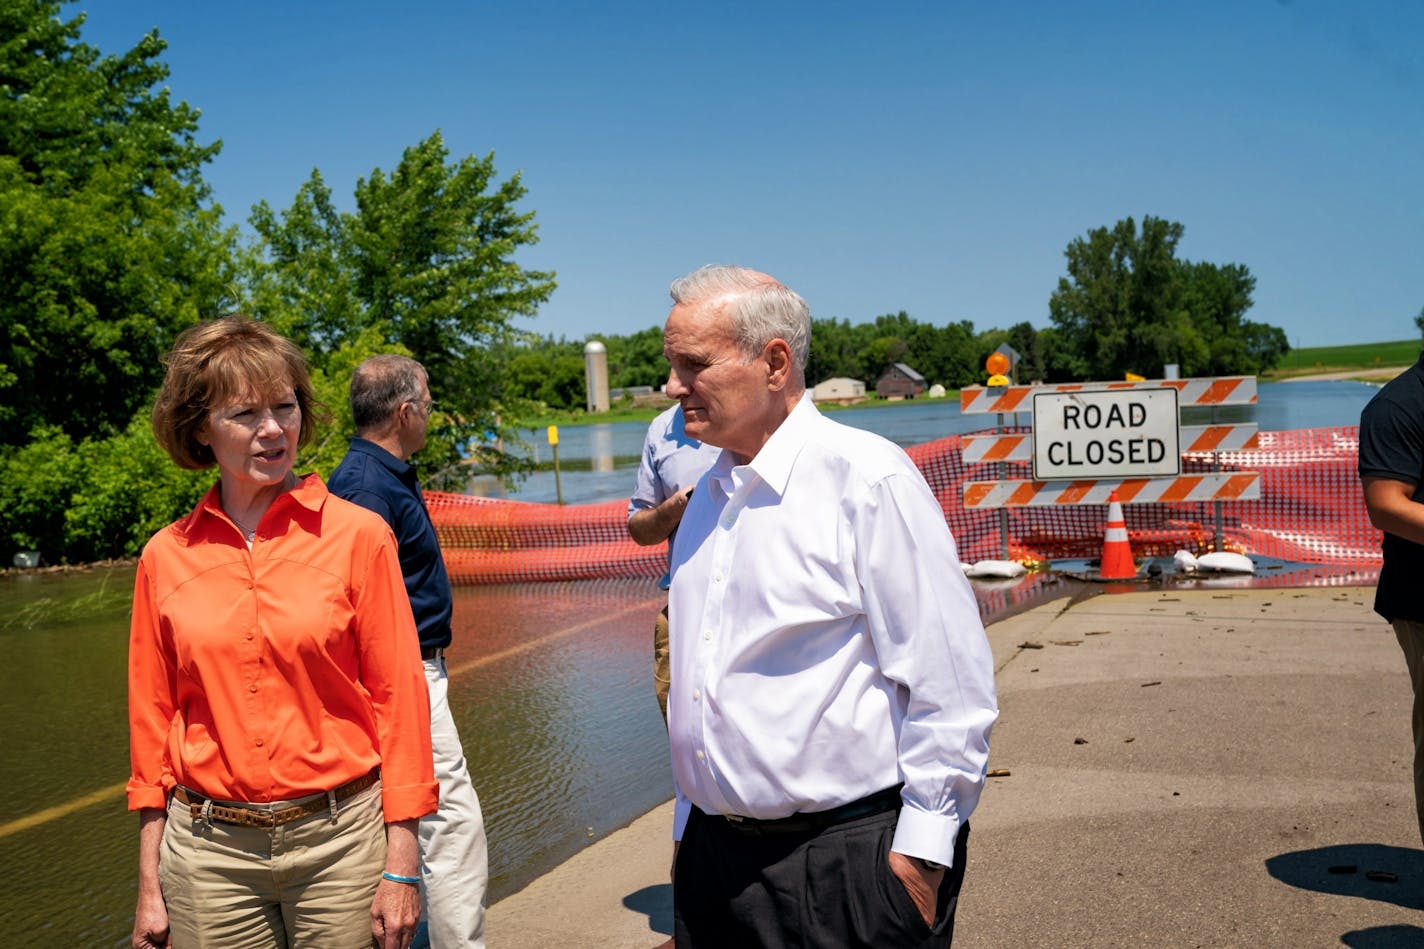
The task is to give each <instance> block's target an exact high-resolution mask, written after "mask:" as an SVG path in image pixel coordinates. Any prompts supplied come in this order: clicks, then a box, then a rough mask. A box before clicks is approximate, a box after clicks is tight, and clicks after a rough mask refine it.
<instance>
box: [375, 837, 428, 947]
mask: <svg viewBox="0 0 1424 949" xmlns="http://www.w3.org/2000/svg"><path fill="white" fill-rule="evenodd" d="M418 823H419V822H418V821H413V820H403V821H396V822H394V823H391V824H387V825H386V872H387V873H390V874H391V875H393V876H400V877H417V878H418V877H419V876H420V840H419V838H418V837H417V836H416V834H417V830H416V825H417V824H418ZM419 922H420V887H419V885H417V884H415V883H397V882H396V881H394V880H388V879H386V878H385V877H381V882H380V884H379V885H378V886H377V887H376V898H375V899H374V900H372V901H371V935H373V936H375V937H376V945H377V946H379V947H380V949H406V947H407V946H409V945H410V942H411V940H412V939H414V938H415V926H416V924H417V923H419Z"/></svg>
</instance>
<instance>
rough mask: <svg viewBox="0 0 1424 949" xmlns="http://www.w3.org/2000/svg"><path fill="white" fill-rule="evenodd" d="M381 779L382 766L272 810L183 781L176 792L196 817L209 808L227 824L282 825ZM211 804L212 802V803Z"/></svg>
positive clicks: (213, 816)
mask: <svg viewBox="0 0 1424 949" xmlns="http://www.w3.org/2000/svg"><path fill="white" fill-rule="evenodd" d="M380 779H381V770H380V769H379V768H374V769H372V770H371V772H370V773H369V774H363V775H361V777H359V778H356V779H355V780H353V781H347V782H346V783H345V784H343V785H341V787H339V788H337V789H336V790H334V791H332V792H331V794H330V795H329V796H328V794H327V792H325V791H323V792H321V793H319V794H313V795H311V796H310V797H304V798H299V799H297V800H295V801H293V802H292V803H291V804H289V805H288V806H286V807H284V808H282V809H281V810H275V811H274V810H271V809H270V807H269V805H266V804H245V803H242V802H240V801H217V800H214V799H212V798H209V797H205V796H204V795H202V794H199V793H198V792H197V791H191V790H189V789H188V788H185V787H183V785H181V784H180V785H178V786H176V787H175V788H174V789H173V796H174V797H175V798H177V799H178V800H179V801H181V802H182V803H184V804H187V805H188V807H189V809H190V810H191V811H192V814H193V817H195V818H197V817H200V816H202V815H203V811H204V809H205V808H206V810H207V818H208V820H215V821H220V822H221V823H224V824H241V825H242V826H244V827H278V826H281V825H282V824H290V823H291V822H292V821H294V820H301V819H302V818H303V817H310V816H311V815H313V814H319V813H321V812H322V811H325V810H329V809H330V808H331V806H332V803H333V799H334V801H335V803H337V804H339V803H341V802H342V801H344V800H346V799H347V798H349V797H352V796H354V795H357V794H360V793H361V792H362V791H364V790H366V789H367V788H369V787H370V786H371V785H373V784H375V783H376V782H377V781H379V780H380ZM209 805H210V806H209Z"/></svg>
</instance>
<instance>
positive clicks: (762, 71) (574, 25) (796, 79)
mask: <svg viewBox="0 0 1424 949" xmlns="http://www.w3.org/2000/svg"><path fill="white" fill-rule="evenodd" d="M80 10H86V11H87V12H88V16H89V19H88V23H87V24H86V26H85V28H84V32H83V34H82V36H83V38H84V39H85V41H87V42H89V43H92V44H94V45H96V46H98V47H100V49H102V50H104V51H106V52H119V51H122V50H125V49H128V48H130V47H131V46H133V44H134V43H135V42H137V40H138V39H139V37H140V36H141V35H142V34H143V33H144V32H145V31H146V30H148V29H150V28H152V27H155V26H156V27H158V29H159V31H160V33H161V34H162V35H163V37H164V38H166V39H167V41H168V42H169V50H168V52H167V54H166V55H165V61H166V62H167V63H168V64H169V65H170V67H171V69H172V75H171V77H170V80H169V84H170V87H171V89H172V90H173V93H174V95H175V97H177V98H181V99H186V100H187V101H188V102H189V103H191V104H192V105H194V106H196V107H198V108H199V109H201V110H202V113H203V117H202V123H201V138H202V140H204V141H210V140H213V139H219V138H220V139H221V140H222V142H223V150H222V154H221V155H220V156H219V157H218V159H217V160H216V161H215V162H214V163H213V164H212V165H210V166H209V169H208V172H207V178H208V180H209V182H210V183H211V184H212V186H213V188H214V191H215V197H216V199H217V200H218V202H219V203H221V204H222V206H223V207H224V209H225V210H226V212H227V214H228V216H229V218H230V219H231V220H232V221H233V222H235V223H243V224H245V222H246V218H247V214H248V210H249V208H250V207H251V205H252V204H254V203H255V202H257V201H258V200H262V199H265V200H266V201H267V202H268V203H269V204H271V205H272V206H273V207H274V208H278V209H283V208H286V207H287V206H288V205H289V204H290V203H291V200H292V198H293V196H294V194H295V193H296V190H297V188H298V187H299V186H300V184H301V183H302V182H303V181H304V180H305V179H306V178H307V177H308V176H309V175H310V174H311V171H312V169H313V168H317V169H320V170H321V173H322V175H323V177H324V178H325V179H326V181H327V183H328V184H329V185H330V186H331V187H332V189H333V191H334V192H335V193H336V195H337V196H338V198H340V199H341V200H342V202H343V206H344V207H348V208H349V207H350V206H351V198H350V196H351V193H352V190H353V188H354V186H355V183H356V181H357V179H358V178H361V177H364V176H367V175H369V174H370V172H371V170H372V169H373V168H377V167H379V168H381V169H386V170H389V169H391V168H393V167H394V166H395V164H396V163H397V162H398V161H399V158H400V154H401V151H402V149H404V148H405V147H407V146H410V145H413V144H415V143H416V142H418V141H420V140H422V139H424V138H425V137H427V136H428V135H429V134H430V133H431V132H433V131H434V130H436V129H440V130H441V131H442V132H443V133H444V135H445V139H446V143H447V145H448V146H449V148H450V150H451V153H452V156H454V157H459V156H463V155H467V154H477V155H484V154H486V153H489V152H491V151H492V152H493V153H494V156H495V164H496V168H497V170H498V172H499V176H500V178H501V179H503V178H505V177H508V176H509V175H510V174H512V173H514V172H519V173H520V174H521V175H522V177H523V183H524V185H525V186H526V187H527V188H528V192H529V193H528V196H527V198H526V199H525V203H524V205H523V207H524V209H526V210H533V211H535V212H536V214H537V220H538V222H539V236H540V243H539V244H538V245H536V246H535V247H533V248H530V249H528V250H526V251H523V252H521V254H520V256H519V258H518V260H519V262H520V263H521V264H523V265H525V266H528V267H533V268H538V269H547V270H554V271H556V272H557V278H558V283H559V288H558V290H557V291H555V294H554V296H553V298H552V300H551V301H550V302H549V303H547V304H546V305H545V306H544V307H542V308H541V310H540V312H539V315H538V317H537V318H535V319H533V320H529V321H521V323H520V325H521V326H522V327H524V328H526V329H530V330H533V331H535V332H539V333H543V334H550V335H553V336H567V337H568V338H570V339H583V338H584V337H585V336H587V335H589V334H597V333H629V332H633V331H636V330H639V329H643V328H645V327H648V326H653V325H661V323H662V321H663V320H664V318H665V317H666V314H667V308H668V298H667V284H668V282H669V281H670V280H671V279H672V278H673V277H676V276H678V275H680V274H682V273H684V272H686V271H688V270H690V269H692V268H694V267H696V266H699V265H701V264H705V263H714V262H715V263H739V264H745V265H748V266H752V267H756V268H758V269H761V270H766V271H769V272H770V273H772V274H774V275H776V276H777V277H779V278H780V279H782V280H783V281H784V282H786V283H787V284H788V285H790V286H791V287H792V288H794V289H796V290H798V291H799V292H800V293H801V294H802V295H803V296H805V297H806V299H807V300H808V301H809V303H810V305H811V309H812V313H813V314H814V315H815V316H817V317H832V316H834V317H840V318H843V319H847V320H850V321H851V322H853V323H858V322H864V321H868V320H871V319H873V318H874V317H875V316H877V315H878V314H881V313H887V312H895V311H898V310H905V311H907V312H908V313H909V314H910V315H911V316H913V317H914V318H915V319H917V320H921V321H924V322H930V323H935V324H944V323H946V322H949V321H957V320H969V321H971V322H972V323H973V324H974V326H975V328H976V329H980V330H982V329H987V328H990V327H996V326H997V327H1007V326H1009V325H1012V324H1013V323H1016V322H1020V321H1024V320H1027V321H1029V322H1031V323H1032V324H1033V325H1035V326H1038V327H1043V326H1047V325H1049V317H1048V298H1049V295H1050V294H1051V293H1052V292H1053V290H1054V288H1055V287H1056V285H1057V281H1058V278H1059V277H1060V276H1062V275H1063V274H1064V273H1065V270H1064V258H1063V251H1064V248H1065V247H1066V246H1067V245H1068V243H1069V241H1071V240H1072V239H1073V238H1075V237H1080V236H1083V235H1084V234H1086V233H1087V232H1088V231H1089V230H1090V229H1092V228H1094V227H1102V226H1108V225H1111V224H1113V223H1114V222H1116V221H1117V220H1119V219H1121V218H1123V217H1126V216H1129V215H1131V216H1133V217H1134V218H1136V219H1138V220H1139V221H1140V220H1141V218H1142V216H1143V215H1146V214H1151V215H1154V216H1157V217H1165V218H1168V219H1170V220H1174V221H1178V222H1180V223H1181V224H1183V225H1184V227H1185V228H1186V236H1185V238H1184V239H1183V241H1182V243H1181V245H1180V247H1179V251H1178V252H1179V256H1181V257H1184V258H1186V259H1190V260H1205V261H1210V262H1212V263H1217V264H1226V263H1239V264H1243V265H1245V266H1246V267H1248V268H1249V269H1250V271H1251V273H1252V274H1254V275H1255V277H1256V280H1257V285H1256V293H1255V306H1254V307H1253V308H1252V309H1251V311H1250V313H1249V314H1248V318H1249V319H1253V320H1256V321H1259V322H1265V323H1270V324H1274V325H1276V326H1280V327H1282V328H1283V329H1284V330H1285V331H1286V334H1287V337H1288V338H1289V340H1290V342H1291V344H1292V345H1293V346H1294V345H1300V346H1321V345H1331V344H1335V343H1353V342H1377V341H1386V340H1396V339H1407V338H1411V337H1413V336H1414V334H1415V328H1414V323H1413V318H1414V316H1415V315H1416V314H1417V313H1419V312H1420V309H1421V308H1424V56H1422V55H1421V49H1424V3H1419V2H1416V0H1392V2H1384V0H1382V2H1373V0H1359V2H1352V0H1207V2H1193V3H1163V2H1155V0H1151V2H1098V0H1079V2H1064V3H1058V2H1055V3H1047V2H1044V3H1022V2H1021V3H1013V2H1006V3H985V2H973V3H968V2H957V0H939V2H891V0H886V2H881V3H868V2H864V0H860V2H841V0H818V2H814V3H813V2H785V3H778V2H775V0H764V2H760V3H747V2H741V0H731V2H721V3H715V4H714V3H701V4H698V3H689V2H677V0H657V2H654V0H649V2H627V0H566V2H548V0H478V2H472V0H466V2H441V0H436V2H429V3H412V4H398V3H390V2H380V3H374V2H368V0H348V2H343V3H333V2H325V0H320V2H315V0H313V2H307V0H302V2H292V0H282V2H272V0H246V2H242V3H223V4H216V3H205V2H194V0H153V2H135V0H103V2H99V0H83V2H80V3H74V4H68V5H66V6H65V7H64V8H63V12H64V14H65V15H66V16H73V15H74V14H76V13H77V12H79V11H80Z"/></svg>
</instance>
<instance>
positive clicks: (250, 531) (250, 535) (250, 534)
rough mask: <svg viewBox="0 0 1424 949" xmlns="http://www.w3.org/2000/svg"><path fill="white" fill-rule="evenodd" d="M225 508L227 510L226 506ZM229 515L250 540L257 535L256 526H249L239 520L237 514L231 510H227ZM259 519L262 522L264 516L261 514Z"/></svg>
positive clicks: (243, 534)
mask: <svg viewBox="0 0 1424 949" xmlns="http://www.w3.org/2000/svg"><path fill="white" fill-rule="evenodd" d="M223 510H224V511H227V509H226V508H224V509H223ZM227 516H228V517H229V518H230V519H231V520H232V523H233V524H234V525H235V526H236V527H237V529H238V530H240V531H242V536H243V537H246V538H247V539H248V540H252V539H253V538H254V537H256V536H257V528H256V527H252V528H249V527H248V526H247V525H246V524H244V523H242V521H239V520H238V519H237V515H236V514H234V513H232V512H231V511H227ZM257 520H258V521H259V522H261V520H262V518H261V517H260V516H259V517H258V519H257Z"/></svg>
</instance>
